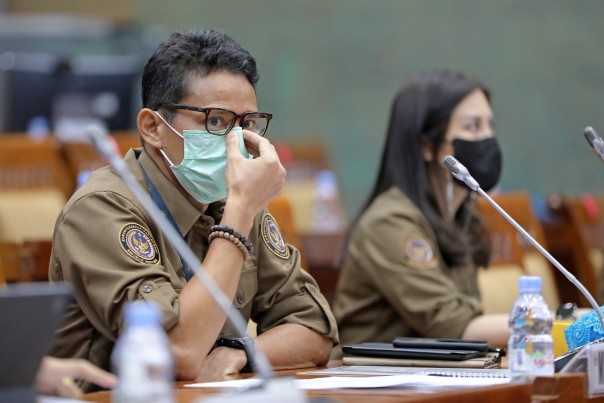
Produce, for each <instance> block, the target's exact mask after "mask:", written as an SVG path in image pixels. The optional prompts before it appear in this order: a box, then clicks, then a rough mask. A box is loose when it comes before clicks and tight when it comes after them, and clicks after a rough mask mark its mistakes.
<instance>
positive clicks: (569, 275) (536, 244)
mask: <svg viewBox="0 0 604 403" xmlns="http://www.w3.org/2000/svg"><path fill="white" fill-rule="evenodd" d="M476 192H477V193H478V194H480V195H481V196H482V197H484V198H485V199H486V200H487V201H488V202H489V204H490V205H491V206H493V207H494V208H495V210H497V211H498V212H499V214H501V215H502V216H503V217H504V218H505V219H506V220H507V221H508V222H509V223H510V224H512V226H513V227H514V228H516V230H518V232H520V233H521V234H522V235H524V237H525V238H526V239H527V240H528V241H529V242H530V243H531V245H533V246H534V247H535V248H537V250H538V251H539V252H541V254H542V255H543V256H545V257H546V258H547V260H549V261H550V262H551V263H552V264H553V265H554V266H556V268H557V269H558V270H559V271H560V272H561V273H562V274H564V276H565V277H566V278H567V279H568V281H570V282H571V283H572V284H573V285H574V286H575V287H577V289H578V290H579V291H581V294H583V296H584V297H585V298H586V299H587V302H589V305H591V307H592V308H593V309H595V311H596V313H597V314H598V317H599V318H600V323H601V324H602V329H603V330H604V313H602V310H601V309H600V307H599V306H598V303H597V302H596V300H595V299H594V297H592V295H591V294H590V293H589V291H587V289H586V288H585V286H584V285H583V284H581V283H580V282H579V280H577V278H576V277H575V276H573V275H572V273H571V272H569V271H568V270H566V269H565V268H564V266H562V265H561V264H560V262H558V261H557V260H556V259H555V258H554V257H553V256H552V255H551V254H550V253H549V252H548V251H547V250H545V248H543V246H541V245H540V244H539V242H537V241H536V240H535V239H534V238H533V237H532V236H531V235H530V234H529V233H528V232H527V231H526V230H525V229H524V228H522V227H521V226H520V224H518V223H517V222H516V221H515V220H514V219H513V218H512V217H511V216H510V215H509V214H508V213H506V212H505V210H504V209H502V208H501V207H500V206H499V205H498V204H497V203H496V202H495V200H493V199H492V198H491V196H489V195H488V194H487V192H485V191H484V190H482V189H481V188H480V187H479V188H477V189H476Z"/></svg>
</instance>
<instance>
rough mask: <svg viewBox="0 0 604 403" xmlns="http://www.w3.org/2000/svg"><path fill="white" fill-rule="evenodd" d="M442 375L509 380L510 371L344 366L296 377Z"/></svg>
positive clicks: (301, 373) (304, 373) (305, 372)
mask: <svg viewBox="0 0 604 403" xmlns="http://www.w3.org/2000/svg"><path fill="white" fill-rule="evenodd" d="M404 374H407V375H443V376H452V377H455V376H457V377H464V378H465V377H468V378H509V377H510V371H509V370H507V369H495V368H488V369H487V368H432V367H394V366H383V365H344V366H340V367H333V368H326V369H318V370H312V371H303V372H298V375H318V376H334V375H338V376H339V375H352V376H363V375H404Z"/></svg>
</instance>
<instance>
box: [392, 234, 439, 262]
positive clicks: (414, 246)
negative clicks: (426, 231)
mask: <svg viewBox="0 0 604 403" xmlns="http://www.w3.org/2000/svg"><path fill="white" fill-rule="evenodd" d="M401 257H402V259H403V261H404V262H405V263H407V264H409V265H410V266H411V267H413V268H416V269H434V268H436V267H437V262H436V257H435V256H434V252H433V251H432V247H431V246H430V244H429V243H428V241H426V239H425V238H424V237H423V236H422V235H421V234H420V233H419V232H417V231H410V232H408V233H407V234H405V236H404V237H403V240H402V242H401Z"/></svg>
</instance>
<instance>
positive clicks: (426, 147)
mask: <svg viewBox="0 0 604 403" xmlns="http://www.w3.org/2000/svg"><path fill="white" fill-rule="evenodd" d="M420 142H421V147H422V158H423V160H424V161H425V162H432V161H434V152H433V151H432V142H430V140H428V138H427V137H425V136H421V137H420Z"/></svg>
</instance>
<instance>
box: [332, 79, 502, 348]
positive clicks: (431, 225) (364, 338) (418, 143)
mask: <svg viewBox="0 0 604 403" xmlns="http://www.w3.org/2000/svg"><path fill="white" fill-rule="evenodd" d="M449 154H452V155H454V156H455V157H456V158H457V159H458V160H459V161H460V162H461V163H462V164H464V165H465V166H466V167H467V168H468V170H469V171H470V173H471V174H472V176H473V177H474V178H475V179H476V180H477V181H478V182H479V183H480V185H481V187H482V189H484V190H485V191H489V190H491V189H492V188H493V187H494V186H495V185H496V184H497V181H498V180H499V175H500V172H501V153H500V149H499V145H498V142H497V138H496V137H495V131H494V127H493V112H492V110H491V107H490V101H489V92H488V91H487V90H486V89H485V88H484V87H483V86H482V85H481V84H480V83H478V82H476V81H474V80H471V79H469V78H467V77H465V76H464V75H463V74H461V73H457V72H452V71H446V70H445V71H440V70H437V71H428V72H424V73H421V74H419V75H418V76H416V77H415V78H413V79H412V80H411V81H410V82H409V83H408V84H407V85H406V86H404V87H403V88H402V89H401V90H400V91H399V93H398V94H397V96H396V98H395V100H394V102H393V105H392V110H391V116H390V124H389V127H388V132H387V138H386V143H385V146H384V151H383V155H382V161H381V167H380V171H379V174H378V177H377V181H376V184H375V185H374V189H373V191H372V193H371V195H370V197H369V199H368V201H367V203H366V205H365V207H364V209H363V211H362V212H361V214H360V215H359V217H358V218H357V220H356V221H355V222H354V224H353V226H352V227H351V228H352V230H351V232H350V235H349V238H348V243H347V246H346V252H345V255H344V259H343V264H342V267H341V272H340V276H339V282H338V285H337V288H336V298H335V303H334V314H335V315H336V319H337V321H338V327H339V330H340V339H341V342H342V344H343V345H344V344H351V343H361V342H392V340H394V338H395V337H401V336H406V337H434V338H466V339H481V340H489V341H490V342H491V344H492V345H495V346H504V345H506V343H507V340H508V337H509V333H508V329H507V315H483V314H482V307H481V302H480V294H479V289H478V282H477V271H476V270H477V268H478V267H480V266H487V265H488V259H489V248H488V240H487V237H486V236H485V235H486V234H485V233H484V230H483V227H482V225H481V222H480V220H479V217H477V215H476V212H475V211H474V206H473V205H474V203H473V197H474V194H473V193H472V194H471V193H470V191H469V189H468V187H467V186H466V185H465V184H463V183H462V182H459V181H457V180H456V179H454V178H453V177H452V176H451V174H450V173H449V172H448V170H447V169H446V168H444V166H443V165H442V160H443V158H444V157H445V156H446V155H449ZM340 353H341V351H338V350H336V351H334V356H339V355H340Z"/></svg>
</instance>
